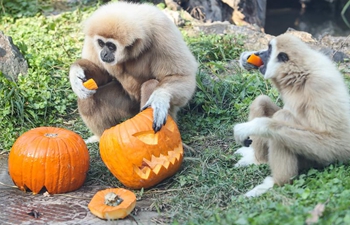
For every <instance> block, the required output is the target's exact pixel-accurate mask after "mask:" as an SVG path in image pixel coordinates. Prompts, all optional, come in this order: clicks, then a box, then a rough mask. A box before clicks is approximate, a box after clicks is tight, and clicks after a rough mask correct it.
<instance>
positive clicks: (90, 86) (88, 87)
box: [83, 78, 98, 90]
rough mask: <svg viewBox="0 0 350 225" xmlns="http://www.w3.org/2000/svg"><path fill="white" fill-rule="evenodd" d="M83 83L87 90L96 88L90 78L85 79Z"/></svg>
mask: <svg viewBox="0 0 350 225" xmlns="http://www.w3.org/2000/svg"><path fill="white" fill-rule="evenodd" d="M83 85H84V87H86V88H87V89H89V90H96V89H97V88H98V86H97V84H96V82H95V81H94V79H92V78H91V79H88V80H87V81H85V82H84V83H83Z"/></svg>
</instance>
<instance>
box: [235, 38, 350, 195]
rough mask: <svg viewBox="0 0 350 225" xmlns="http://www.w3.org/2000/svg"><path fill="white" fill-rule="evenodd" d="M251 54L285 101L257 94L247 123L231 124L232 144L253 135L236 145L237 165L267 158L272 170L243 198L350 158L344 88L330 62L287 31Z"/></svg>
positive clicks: (243, 58)
mask: <svg viewBox="0 0 350 225" xmlns="http://www.w3.org/2000/svg"><path fill="white" fill-rule="evenodd" d="M251 53H252V52H245V53H242V55H241V58H240V63H241V65H242V66H243V67H244V68H246V69H251V66H246V63H245V61H246V59H247V57H248V56H249V54H251ZM254 53H255V54H258V55H259V56H260V58H262V60H263V62H264V65H262V66H261V67H260V68H259V71H260V72H261V73H262V74H263V75H264V78H265V79H270V80H271V82H272V84H273V85H274V86H275V87H276V88H277V90H278V91H279V93H280V95H281V98H282V100H283V104H284V106H283V108H282V109H281V108H279V107H278V106H277V105H276V104H275V103H273V101H272V100H271V99H270V98H269V97H267V96H264V95H262V96H259V97H257V98H256V99H255V100H254V101H253V103H252V104H251V106H250V113H249V122H246V123H241V124H237V125H235V126H234V136H235V140H236V142H237V143H243V142H244V141H245V140H246V139H248V138H250V139H251V140H252V144H251V146H250V147H242V148H240V149H238V151H237V153H238V154H242V155H243V157H242V159H241V160H239V162H238V163H237V164H236V166H246V165H249V164H252V163H254V164H259V163H268V164H269V166H270V168H271V172H272V177H267V178H266V179H265V180H264V182H263V184H261V185H258V186H257V187H255V188H254V189H253V190H251V191H249V192H247V193H246V194H245V195H246V196H248V197H252V196H258V195H260V194H263V193H265V192H266V191H267V190H268V189H270V188H272V186H273V185H274V184H278V185H283V184H286V183H288V182H290V180H291V179H292V178H293V177H294V176H296V175H298V174H299V173H300V171H302V170H305V169H309V168H312V167H324V166H326V165H328V164H330V163H332V162H335V161H347V160H348V159H349V157H350V138H349V137H350V108H349V107H350V104H349V92H348V89H347V87H346V85H345V82H344V78H343V76H342V74H341V73H340V72H339V71H338V70H337V68H336V67H335V65H334V64H333V62H332V61H331V60H330V59H329V58H327V56H325V55H323V54H322V53H320V52H317V51H316V50H313V49H311V48H310V47H309V46H308V45H307V44H305V43H304V42H302V41H301V40H300V39H298V38H297V37H295V36H292V35H290V34H283V35H280V36H277V37H276V38H274V39H272V40H271V41H270V43H269V46H268V49H267V50H262V51H258V52H254Z"/></svg>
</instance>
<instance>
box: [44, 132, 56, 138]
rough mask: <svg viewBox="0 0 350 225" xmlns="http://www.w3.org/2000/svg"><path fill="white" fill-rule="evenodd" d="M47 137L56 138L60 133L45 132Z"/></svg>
mask: <svg viewBox="0 0 350 225" xmlns="http://www.w3.org/2000/svg"><path fill="white" fill-rule="evenodd" d="M44 136H45V137H50V138H54V137H57V136H58V134H54V133H46V134H44Z"/></svg>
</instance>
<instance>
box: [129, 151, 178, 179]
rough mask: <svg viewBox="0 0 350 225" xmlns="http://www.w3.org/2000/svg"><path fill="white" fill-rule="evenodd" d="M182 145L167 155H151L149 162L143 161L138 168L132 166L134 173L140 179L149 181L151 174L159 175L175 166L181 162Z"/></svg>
mask: <svg viewBox="0 0 350 225" xmlns="http://www.w3.org/2000/svg"><path fill="white" fill-rule="evenodd" d="M182 157H183V149H182V145H180V146H178V147H177V148H175V149H174V150H173V151H169V152H168V155H167V156H165V155H162V154H160V156H159V157H156V156H154V155H152V157H151V160H147V159H145V158H144V159H143V161H142V165H141V166H140V167H138V166H135V165H134V171H135V172H136V173H137V174H138V175H139V176H140V177H141V178H142V179H145V180H147V179H149V177H150V175H151V173H154V174H156V175H157V174H160V173H163V172H165V171H166V170H168V169H169V168H170V167H172V166H174V165H177V164H178V163H179V161H181V160H182Z"/></svg>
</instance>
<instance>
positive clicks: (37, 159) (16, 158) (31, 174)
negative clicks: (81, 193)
mask: <svg viewBox="0 0 350 225" xmlns="http://www.w3.org/2000/svg"><path fill="white" fill-rule="evenodd" d="M8 169H9V174H10V176H11V178H12V180H13V182H14V183H15V184H16V185H17V186H18V188H19V189H21V190H23V191H26V190H27V189H29V190H31V191H32V192H33V194H36V193H39V192H40V191H41V190H42V189H43V188H46V190H47V191H48V192H49V193H50V194H57V193H64V192H69V191H73V190H76V189H78V188H79V187H81V186H82V185H83V183H84V181H85V178H86V173H87V171H88V169H89V152H88V149H87V147H86V144H85V142H84V140H83V139H82V138H81V137H80V136H79V135H78V134H76V133H74V132H73V131H69V130H66V129H63V128H56V127H38V128H35V129H32V130H29V131H27V132H25V133H24V134H22V135H21V136H20V137H19V138H18V139H17V140H16V142H15V143H14V144H13V146H12V148H11V151H10V155H9V160H8Z"/></svg>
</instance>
